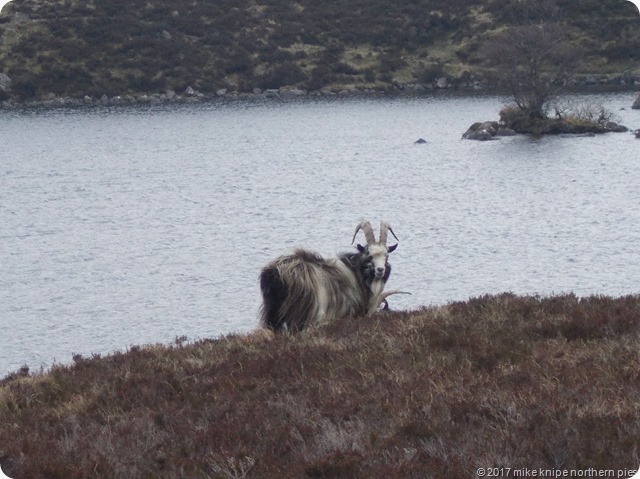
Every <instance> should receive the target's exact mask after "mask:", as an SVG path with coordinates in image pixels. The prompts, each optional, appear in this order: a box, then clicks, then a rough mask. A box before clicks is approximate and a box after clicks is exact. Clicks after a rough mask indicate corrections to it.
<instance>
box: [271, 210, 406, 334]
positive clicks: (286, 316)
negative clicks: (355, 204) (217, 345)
mask: <svg viewBox="0 0 640 479" xmlns="http://www.w3.org/2000/svg"><path fill="white" fill-rule="evenodd" d="M360 230H362V231H363V232H364V235H365V239H366V240H367V244H366V245H365V246H362V245H360V244H358V245H357V246H356V248H357V252H352V253H343V254H341V255H339V256H338V257H334V258H323V257H322V256H320V255H318V254H317V253H314V252H312V251H307V250H304V249H296V250H295V251H294V253H293V254H291V255H288V256H281V257H279V258H277V259H276V260H274V261H272V262H270V263H269V264H267V265H266V266H265V267H264V268H263V269H262V272H261V273H260V289H261V292H262V299H263V304H262V308H261V313H260V316H261V318H260V321H261V324H262V325H263V326H265V327H267V328H269V329H271V330H273V331H279V330H290V331H300V330H302V329H304V328H305V327H307V326H308V325H311V324H316V323H320V322H323V321H327V320H331V319H336V318H340V317H344V316H363V315H371V314H373V313H374V312H375V311H377V309H378V308H379V307H380V305H381V304H382V303H383V302H384V303H385V304H386V299H385V298H386V297H387V296H389V295H390V294H394V293H401V291H390V292H386V293H383V289H384V286H385V284H386V282H387V280H388V279H389V275H390V274H391V265H390V264H389V262H388V261H387V260H388V257H389V253H391V252H393V251H395V249H396V248H397V247H398V244H397V243H396V244H394V245H391V246H387V233H388V232H391V234H392V235H393V237H394V238H395V239H396V240H398V238H397V236H396V235H395V233H394V232H393V230H392V229H391V226H389V224H387V223H384V222H382V223H380V240H379V241H376V239H375V235H374V233H373V229H372V228H371V224H370V223H369V222H368V221H363V222H361V223H360V224H358V225H357V226H356V231H355V233H354V234H353V240H352V241H351V244H353V243H354V241H355V239H356V236H357V235H358V232H359V231H360ZM387 306H388V305H387Z"/></svg>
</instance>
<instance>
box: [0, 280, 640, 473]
mask: <svg viewBox="0 0 640 479" xmlns="http://www.w3.org/2000/svg"><path fill="white" fill-rule="evenodd" d="M639 345H640V297H638V296H625V297H619V298H611V297H604V296H592V297H586V298H579V297H576V296H574V295H571V294H567V295H558V296H552V297H536V296H517V295H513V294H510V293H505V294H500V295H487V296H483V297H478V298H472V299H469V300H468V301H464V302H454V303H450V304H446V305H442V306H430V307H425V308H423V309H420V310H416V311H409V312H383V313H380V314H377V315H374V316H372V317H368V318H357V319H341V320H337V321H334V322H331V323H329V324H325V325H323V326H321V327H316V328H312V329H309V330H307V331H304V332H302V333H296V334H277V335H273V334H271V333H268V332H266V331H256V332H254V333H252V334H247V335H232V336H226V337H222V338H218V339H212V340H202V341H198V342H196V343H186V342H183V341H176V343H175V344H173V345H149V346H141V347H133V348H131V349H130V350H128V351H126V352H120V353H114V354H112V355H109V356H106V357H98V356H95V357H81V356H75V357H74V362H73V364H71V365H68V366H62V365H59V366H55V367H53V368H52V369H51V370H50V371H48V372H46V373H43V374H29V373H28V372H27V371H26V370H23V371H18V372H16V373H14V374H12V375H10V376H8V377H7V378H5V379H4V380H2V381H1V382H0V464H2V467H3V469H4V471H5V472H6V473H7V474H8V475H9V476H10V477H12V478H14V479H16V478H32V479H37V478H47V479H55V478H66V479H69V478H98V477H100V478H132V479H133V478H151V477H153V478H241V477H246V478H283V477H293V478H370V479H376V478H385V479H386V478H465V477H469V478H472V477H477V476H476V474H475V471H476V469H477V468H478V467H485V468H488V467H501V466H502V467H511V468H539V467H543V468H558V469H588V468H595V469H615V470H619V469H625V468H626V469H633V468H635V467H637V465H638V463H640V458H639V457H638V446H639V442H640V401H639V398H640V386H639V379H640V378H639V376H640V352H639V349H638V346H639Z"/></svg>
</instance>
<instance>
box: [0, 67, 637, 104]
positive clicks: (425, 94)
mask: <svg viewBox="0 0 640 479" xmlns="http://www.w3.org/2000/svg"><path fill="white" fill-rule="evenodd" d="M580 78H581V79H580V80H575V81H574V82H572V84H571V85H570V86H567V87H566V88H565V89H564V90H563V92H562V93H561V95H564V94H569V95H574V94H584V95H590V94H602V93H625V92H628V93H630V94H637V93H638V92H640V80H634V81H633V83H629V82H625V81H623V80H622V76H615V77H609V76H606V75H601V76H600V78H598V77H597V76H596V75H585V76H582V77H580ZM594 78H596V80H594ZM442 96H452V97H475V96H505V97H510V96H511V94H510V92H509V91H508V89H506V88H504V87H500V86H496V85H488V84H477V83H476V84H467V83H464V82H461V81H458V82H456V81H455V80H451V81H450V82H447V83H442V82H441V83H439V84H438V83H437V82H436V83H434V84H426V85H425V84H418V83H410V84H395V85H390V86H389V87H388V88H369V87H361V86H358V85H340V86H335V87H325V88H323V89H321V90H312V91H307V90H303V89H298V88H296V87H290V86H284V87H281V88H278V89H266V90H260V89H258V88H256V89H254V91H253V92H238V91H235V90H227V89H221V90H218V91H217V92H214V93H202V92H199V91H197V90H194V89H193V88H191V87H188V88H187V89H185V91H184V92H180V93H177V92H175V91H173V90H167V91H166V92H163V93H158V92H155V93H149V92H146V93H133V94H123V95H114V96H108V95H106V94H103V95H102V96H100V97H99V98H94V97H91V96H89V95H84V96H82V97H80V95H78V96H77V97H68V96H57V95H55V94H50V95H49V96H48V97H47V98H44V99H35V100H25V101H15V100H12V99H9V100H5V101H3V102H1V103H0V111H37V110H58V109H60V110H62V109H84V108H87V109H93V108H96V107H118V106H146V105H152V106H158V105H172V104H175V105H189V104H216V103H233V102H237V101H282V102H288V101H300V100H318V99H334V98H384V99H386V98H430V97H442ZM630 106H631V105H630Z"/></svg>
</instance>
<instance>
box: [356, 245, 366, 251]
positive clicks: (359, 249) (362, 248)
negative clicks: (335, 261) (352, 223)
mask: <svg viewBox="0 0 640 479" xmlns="http://www.w3.org/2000/svg"><path fill="white" fill-rule="evenodd" d="M356 248H358V251H360V252H361V253H364V250H365V249H367V248H365V247H364V246H362V245H361V244H357V245H356Z"/></svg>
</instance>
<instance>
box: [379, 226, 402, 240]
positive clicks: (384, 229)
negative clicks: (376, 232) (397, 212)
mask: <svg viewBox="0 0 640 479" xmlns="http://www.w3.org/2000/svg"><path fill="white" fill-rule="evenodd" d="M387 231H391V234H392V235H393V237H394V238H395V239H396V241H400V240H399V239H398V237H397V236H396V234H395V233H394V232H393V230H392V229H391V226H390V225H389V223H385V222H384V221H382V222H380V244H383V245H385V246H386V245H387Z"/></svg>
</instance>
